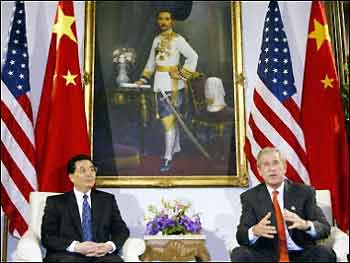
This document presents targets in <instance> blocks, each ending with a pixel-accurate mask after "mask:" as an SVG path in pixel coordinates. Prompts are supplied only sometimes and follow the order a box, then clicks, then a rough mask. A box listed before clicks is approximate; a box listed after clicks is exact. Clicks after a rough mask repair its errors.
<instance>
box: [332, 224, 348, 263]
mask: <svg viewBox="0 0 350 263" xmlns="http://www.w3.org/2000/svg"><path fill="white" fill-rule="evenodd" d="M331 235H332V236H333V239H334V242H333V247H332V248H333V250H334V251H335V254H337V261H339V262H347V261H348V259H347V257H346V256H347V254H349V235H347V234H346V233H345V232H343V231H342V230H340V229H339V228H338V227H332V229H331Z"/></svg>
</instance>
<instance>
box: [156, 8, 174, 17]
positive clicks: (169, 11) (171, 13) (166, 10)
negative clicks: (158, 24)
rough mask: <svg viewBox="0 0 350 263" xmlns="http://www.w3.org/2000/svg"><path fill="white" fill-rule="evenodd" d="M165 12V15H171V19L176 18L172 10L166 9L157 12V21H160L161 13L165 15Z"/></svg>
mask: <svg viewBox="0 0 350 263" xmlns="http://www.w3.org/2000/svg"><path fill="white" fill-rule="evenodd" d="M163 12H165V13H169V14H170V17H171V19H174V17H173V16H174V15H173V12H172V10H170V9H166V8H164V9H159V10H157V12H156V19H158V16H159V13H163Z"/></svg>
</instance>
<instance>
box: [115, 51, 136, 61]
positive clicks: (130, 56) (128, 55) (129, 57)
mask: <svg viewBox="0 0 350 263" xmlns="http://www.w3.org/2000/svg"><path fill="white" fill-rule="evenodd" d="M135 59H136V52H135V49H133V48H125V47H123V48H116V49H115V50H114V51H113V63H116V64H120V63H128V64H134V63H135Z"/></svg>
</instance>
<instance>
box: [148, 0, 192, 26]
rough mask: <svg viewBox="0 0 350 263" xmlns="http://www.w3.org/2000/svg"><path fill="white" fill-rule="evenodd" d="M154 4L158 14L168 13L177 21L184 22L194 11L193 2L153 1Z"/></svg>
mask: <svg viewBox="0 0 350 263" xmlns="http://www.w3.org/2000/svg"><path fill="white" fill-rule="evenodd" d="M152 4H153V6H154V8H155V11H156V14H158V13H159V12H161V11H167V12H170V13H171V15H172V17H173V18H174V19H175V20H177V21H184V20H185V19H186V18H187V17H188V16H189V15H190V14H191V10H192V1H152Z"/></svg>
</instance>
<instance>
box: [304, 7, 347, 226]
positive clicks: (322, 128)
mask: <svg viewBox="0 0 350 263" xmlns="http://www.w3.org/2000/svg"><path fill="white" fill-rule="evenodd" d="M308 32H309V35H308V41H307V49H306V60H305V71H304V85H303V99H302V107H301V109H302V112H301V114H302V127H303V130H304V136H305V144H306V151H307V157H308V163H309V172H310V180H311V184H312V185H313V186H314V187H315V188H316V189H329V190H330V191H331V194H332V206H333V215H334V217H335V219H336V223H337V224H338V226H339V227H340V228H341V229H343V230H347V229H349V156H348V146H347V141H346V131H345V123H344V121H345V119H344V113H343V109H342V104H341V95H340V87H339V78H338V75H337V70H336V66H335V61H334V56H333V52H332V46H331V43H330V36H329V32H328V25H327V19H326V14H325V7H324V3H323V2H320V1H314V2H313V3H312V7H311V13H310V22H309V31H308Z"/></svg>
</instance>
